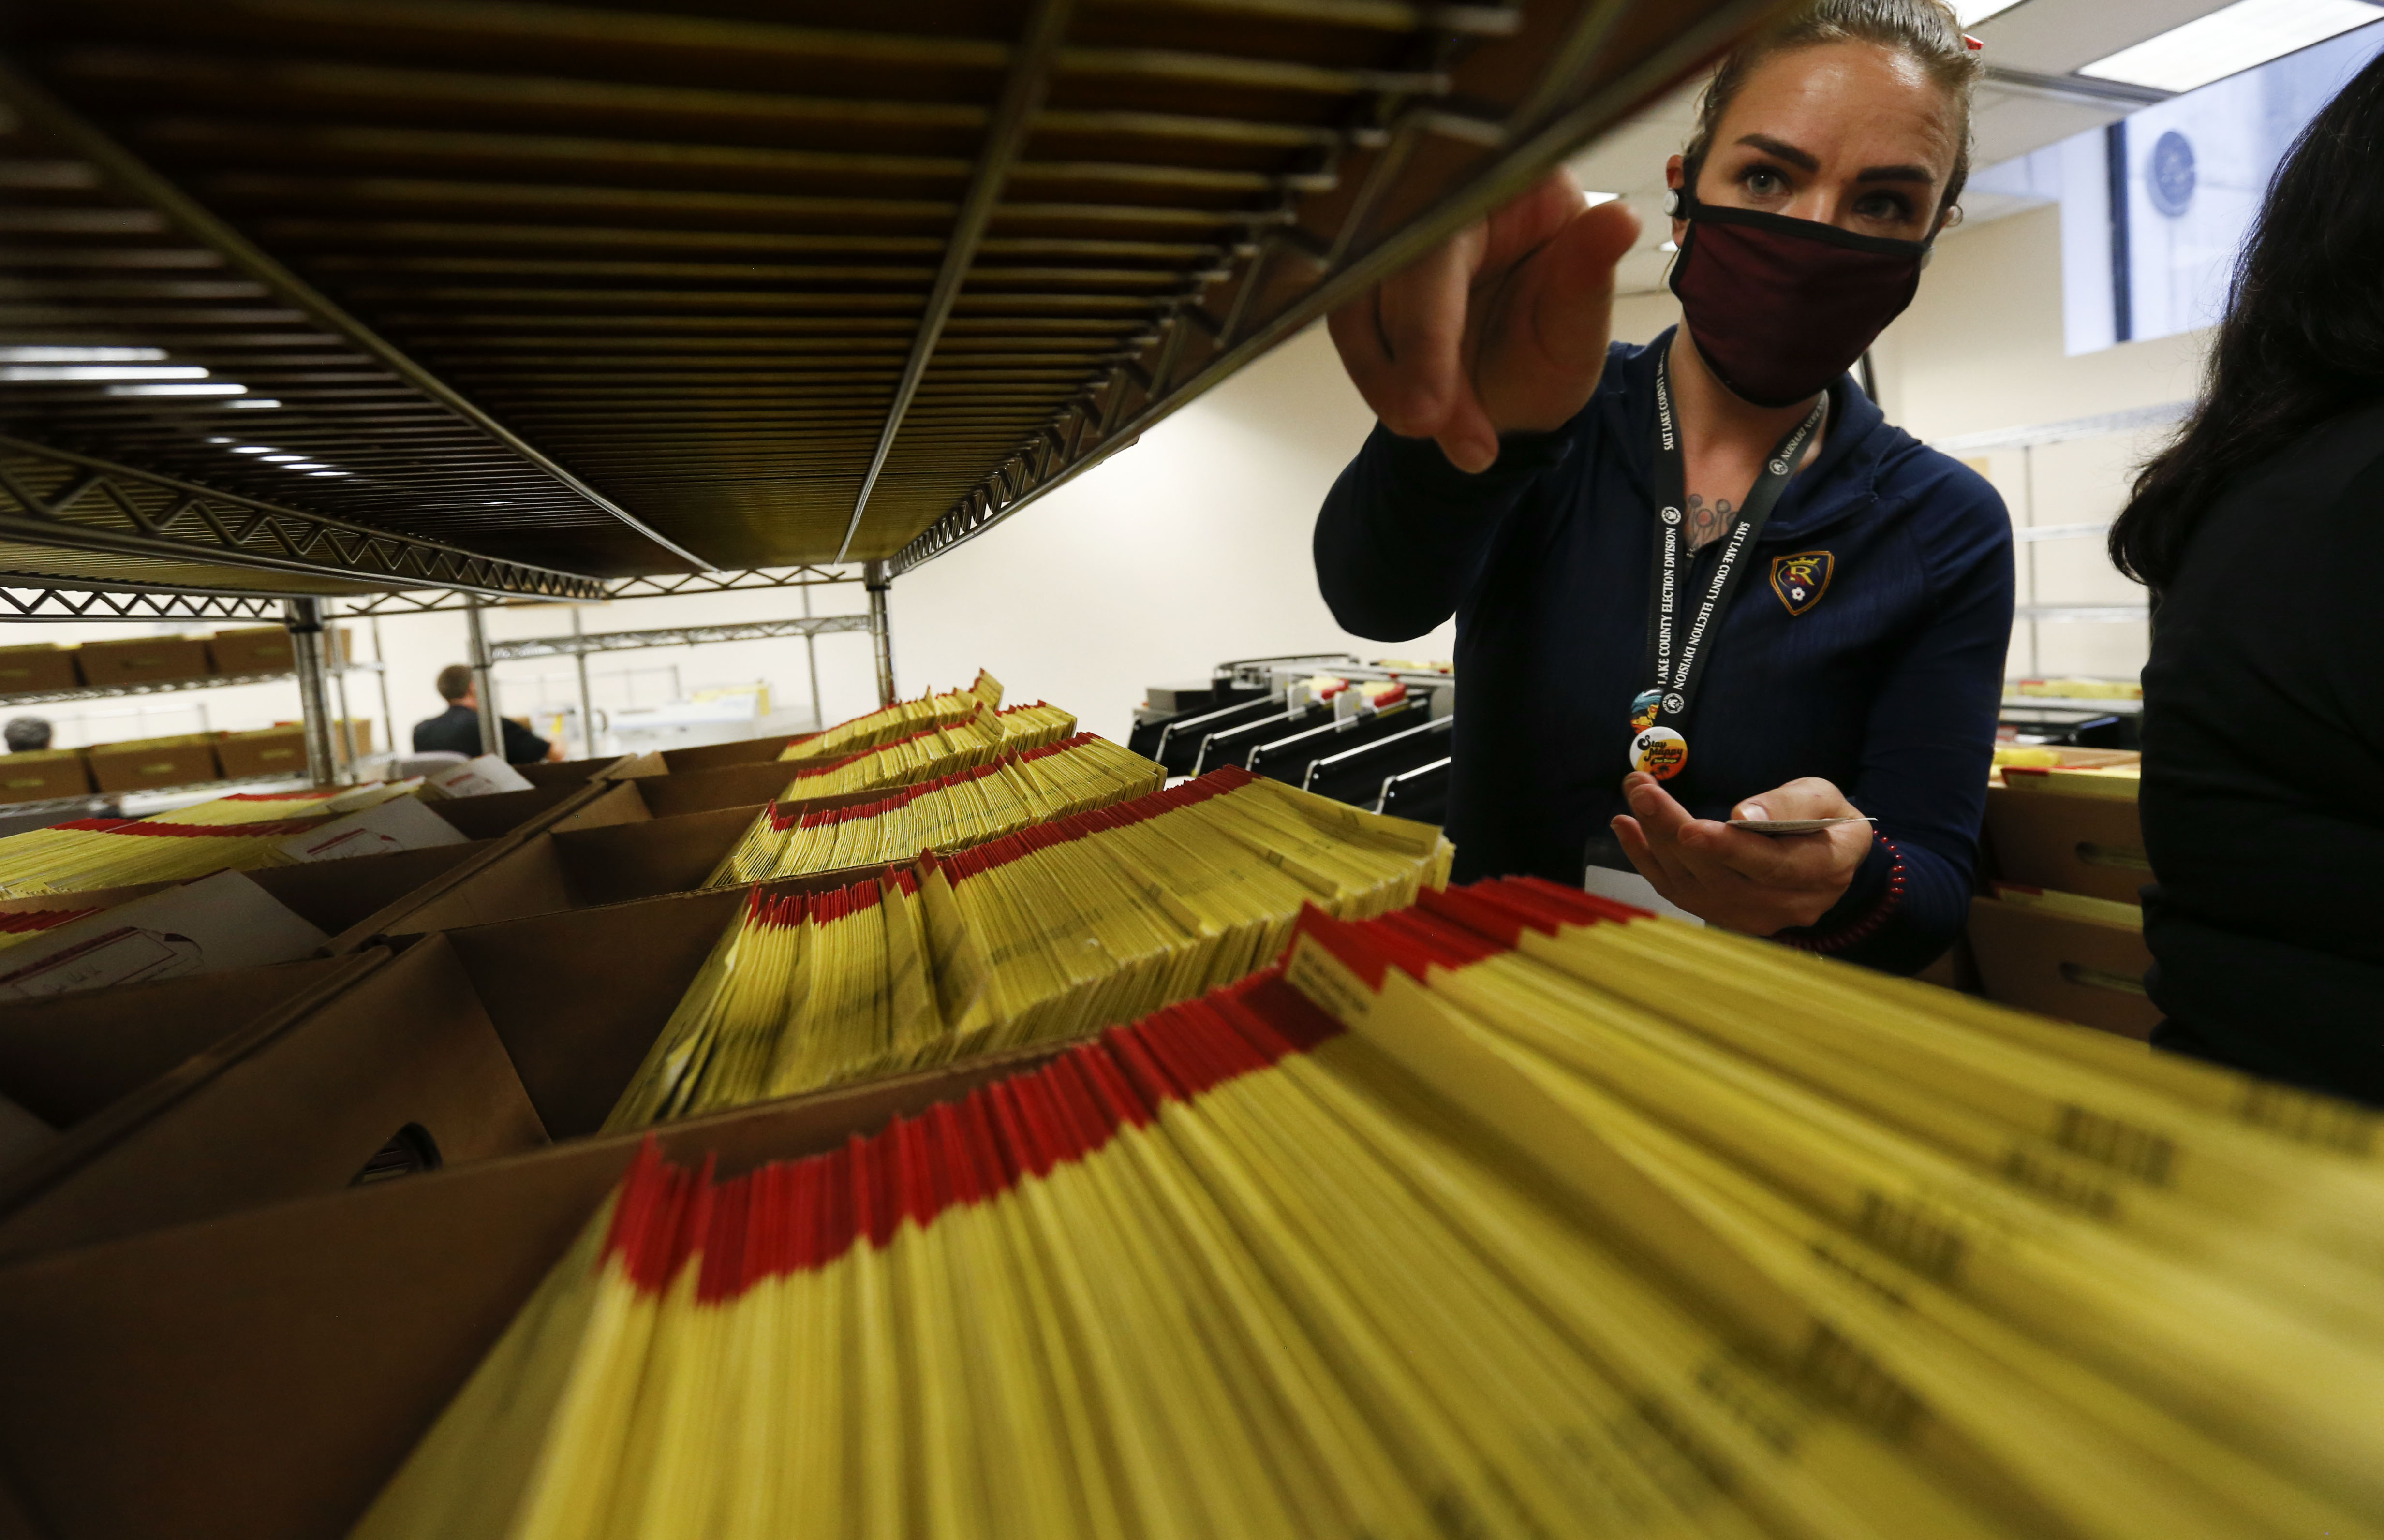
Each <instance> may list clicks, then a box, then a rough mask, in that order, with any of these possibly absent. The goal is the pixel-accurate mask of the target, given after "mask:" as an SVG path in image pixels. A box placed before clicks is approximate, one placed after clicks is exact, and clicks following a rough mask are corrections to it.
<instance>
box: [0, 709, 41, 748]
mask: <svg viewBox="0 0 2384 1540" xmlns="http://www.w3.org/2000/svg"><path fill="white" fill-rule="evenodd" d="M0 740H5V741H6V743H7V745H8V752H9V753H11V754H38V753H40V752H41V751H42V750H43V749H45V748H47V747H49V746H50V721H49V719H48V718H47V717H10V718H9V719H8V725H7V726H6V727H0Z"/></svg>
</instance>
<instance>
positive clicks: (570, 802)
mask: <svg viewBox="0 0 2384 1540" xmlns="http://www.w3.org/2000/svg"><path fill="white" fill-rule="evenodd" d="M608 786H609V782H556V783H553V784H551V785H544V786H532V787H531V788H530V789H529V790H528V791H526V792H497V793H494V794H492V795H488V796H466V797H452V798H449V799H447V800H445V801H441V802H432V803H428V804H426V806H427V807H429V808H430V810H431V811H432V812H435V813H437V814H438V815H439V816H440V817H441V818H442V819H446V820H447V821H448V822H449V823H451V824H453V825H454V826H455V830H456V832H458V833H460V834H462V835H464V836H465V838H466V839H467V840H470V841H472V842H473V843H472V844H471V845H469V846H468V847H467V846H454V845H451V846H444V847H440V848H444V849H448V850H453V851H456V852H458V854H457V855H455V856H453V857H452V858H451V859H450V860H448V861H447V862H444V863H441V864H439V865H438V866H436V867H435V868H434V867H430V866H428V865H427V864H426V867H425V869H424V871H423V874H422V881H419V882H417V883H416V884H415V885H414V886H413V887H411V888H408V889H405V890H404V891H403V892H391V893H386V896H385V898H384V900H383V902H382V903H380V904H379V905H376V906H373V907H372V908H370V909H365V910H362V911H358V910H357V909H356V908H355V907H354V906H350V907H349V908H348V909H347V910H346V911H344V918H345V923H344V924H342V925H341V926H340V927H339V928H338V929H336V930H333V931H332V936H331V942H330V946H329V950H330V951H332V952H335V953H336V952H354V951H356V950H359V949H360V948H362V947H364V946H365V945H366V944H368V943H369V942H370V941H371V939H372V938H373V937H376V936H379V935H381V934H383V933H385V932H388V931H390V930H391V929H393V928H395V927H397V926H398V924H399V922H400V921H401V920H402V919H403V918H404V917H405V916H406V915H408V914H410V913H412V912H413V910H414V909H415V908H416V907H417V906H420V905H423V904H427V903H429V902H430V901H432V900H433V899H435V898H437V897H438V896H439V895H440V894H441V893H445V892H446V891H447V890H448V889H449V888H451V887H453V885H454V884H456V883H458V882H461V881H464V880H465V879H466V877H468V876H469V875H470V874H471V873H472V872H474V871H476V870H478V869H479V868H480V866H481V865H482V864H484V863H486V862H488V861H490V860H494V859H495V858H497V857H498V856H501V855H502V854H503V852H504V851H505V850H507V849H509V848H510V847H511V846H512V845H513V844H515V843H517V842H519V841H521V840H525V839H528V838H530V837H531V836H533V835H535V834H537V833H539V832H540V831H542V830H544V829H546V828H547V827H549V826H550V825H551V824H553V822H554V821H555V820H556V819H562V818H566V817H568V816H569V815H570V814H571V813H572V812H573V811H575V810H576V809H577V808H578V807H581V806H583V805H584V804H586V803H587V802H589V801H590V800H591V799H593V798H595V797H598V796H601V795H603V794H604V792H605V791H606V790H607V789H608ZM406 854H412V853H406ZM372 858H373V859H377V860H380V859H388V858H389V857H386V856H376V857H372ZM349 864H351V863H348V862H345V861H327V862H324V863H323V867H324V869H326V870H331V871H336V870H337V869H339V868H341V867H343V866H347V865H349ZM330 881H333V882H336V881H337V880H336V879H335V878H334V879H331V880H330ZM326 929H330V928H329V927H326Z"/></svg>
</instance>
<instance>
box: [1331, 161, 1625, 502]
mask: <svg viewBox="0 0 2384 1540" xmlns="http://www.w3.org/2000/svg"><path fill="white" fill-rule="evenodd" d="M1638 235H1639V219H1638V216H1636V215H1634V214H1633V213H1632V212H1631V211H1630V210H1629V209H1627V208H1625V207H1624V206H1623V205H1622V204H1621V203H1620V202H1619V201H1617V202H1610V203H1599V204H1597V205H1596V206H1595V207H1592V206H1590V205H1589V204H1588V203H1587V201H1586V200H1585V199H1583V196H1582V191H1581V186H1580V184H1579V183H1577V182H1575V181H1574V180H1573V179H1572V177H1571V173H1569V172H1566V171H1562V170H1558V171H1553V172H1550V173H1549V174H1548V176H1547V177H1546V178H1545V179H1542V180H1541V181H1540V182H1539V183H1538V184H1537V185H1535V186H1534V187H1533V189H1532V190H1531V191H1528V192H1526V193H1524V194H1523V195H1522V196H1521V197H1520V198H1517V199H1516V200H1515V201H1514V202H1513V203H1509V204H1508V205H1507V206H1506V207H1504V208H1502V209H1500V210H1498V211H1497V212H1496V214H1493V215H1491V216H1490V217H1489V218H1487V219H1485V220H1484V221H1482V222H1481V223H1480V224H1478V225H1474V226H1471V227H1470V228H1467V229H1465V230H1463V231H1460V232H1459V234H1457V235H1454V236H1452V237H1450V238H1449V239H1448V240H1445V241H1443V242H1442V243H1441V244H1440V245H1438V246H1436V247H1434V249H1433V250H1432V251H1431V252H1429V253H1426V254H1425V255H1424V256H1422V258H1420V259H1418V260H1417V261H1416V262H1415V263H1414V264H1413V265H1409V266H1408V267H1406V268H1404V269H1402V270H1401V271H1400V272H1398V273H1397V274H1394V275H1393V276H1392V277H1388V278H1386V279H1384V281H1383V282H1381V283H1379V284H1377V285H1375V286H1374V287H1373V288H1372V289H1371V290H1367V291H1366V292H1365V293H1364V294H1363V295H1361V296H1360V297H1359V298H1358V299H1356V300H1353V301H1351V302H1349V303H1347V304H1346V305H1344V306H1342V307H1341V308H1340V309H1338V310H1336V311H1335V312H1334V313H1333V314H1332V317H1331V320H1330V323H1329V324H1330V326H1331V329H1332V333H1333V343H1334V346H1335V347H1336V348H1338V349H1339V350H1340V351H1341V363H1342V366H1343V367H1345V368H1347V370H1348V371H1349V378H1350V379H1351V380H1352V381H1353V382H1355V383H1356V385H1357V387H1358V390H1359V393H1360V395H1362V396H1364V397H1365V398H1366V404H1367V405H1368V406H1371V407H1372V408H1373V409H1374V415H1376V416H1377V417H1380V418H1381V419H1382V421H1383V425H1384V427H1387V428H1389V429H1390V430H1391V431H1392V432H1393V433H1396V434H1398V435H1400V436H1401V437H1408V438H1431V439H1434V440H1436V441H1437V442H1438V443H1439V445H1440V448H1441V452H1442V453H1444V454H1446V455H1447V456H1448V460H1449V463H1451V464H1453V465H1455V466H1456V467H1457V468H1458V469H1459V470H1460V471H1465V472H1468V473H1469V474H1480V473H1481V472H1483V471H1485V470H1488V469H1489V468H1490V465H1491V462H1494V461H1496V459H1497V458H1498V436H1499V435H1500V434H1502V433H1530V432H1538V433H1546V432H1548V431H1550V430H1551V429H1555V428H1559V427H1562V426H1563V425H1565V424H1566V423H1567V422H1569V421H1570V420H1571V418H1572V415H1573V414H1574V413H1577V412H1579V411H1580V410H1581V409H1582V407H1583V405H1585V404H1586V403H1587V402H1588V400H1589V397H1590V393H1591V392H1592V391H1594V390H1596V388H1597V382H1598V379H1599V378H1600V376H1603V374H1604V373H1605V370H1606V344H1607V339H1608V335H1609V334H1610V333H1611V331H1612V329H1613V311H1614V265H1615V264H1616V263H1618V262H1620V260H1621V259H1622V258H1623V256H1624V255H1625V254H1626V253H1629V251H1630V250H1631V246H1632V242H1633V241H1634V240H1637V239H1638Z"/></svg>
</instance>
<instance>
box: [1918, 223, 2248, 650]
mask: <svg viewBox="0 0 2384 1540" xmlns="http://www.w3.org/2000/svg"><path fill="white" fill-rule="evenodd" d="M2210 335H2211V334H2210V333H2209V332H2207V331H2196V332H2188V333H2183V334H2180V335H2178V336H2173V337H2164V338H2159V339H2154V340H2153V341H2149V342H2129V343H2125V344H2122V345H2120V346H2118V347H2116V348H2107V349H2105V350H2103V351H2098V352H2091V353H2080V354H2079V355H2077V356H2075V357H2072V356H2070V355H2069V354H2068V353H2067V351H2065V348H2064V343H2063V333H2062V265H2061V214H2060V211H2059V210H2058V209H2057V208H2043V209H2036V210H2031V211H2030V212H2027V213H2023V214H2016V215H2012V216H2008V217H2005V218H2001V219H1997V220H1994V221H1993V222H1992V223H1989V224H1985V225H1980V226H1979V227H1976V228H1971V229H1966V230H1963V229H1957V230H1956V231H1955V232H1953V233H1952V234H1951V235H1949V236H1948V237H1947V238H1946V239H1945V240H1943V241H1942V242H1941V243H1940V246H1939V250H1938V253H1937V256H1936V259H1935V260H1934V261H1933V262H1931V265H1930V267H1929V270H1928V272H1927V273H1926V274H1924V275H1923V276H1922V277H1921V280H1920V293H1919V297H1918V299H1916V300H1915V301H1914V302H1913V305H1912V308H1911V309H1910V310H1909V311H1907V312H1906V314H1904V316H1903V318H1902V319H1900V320H1898V321H1897V322H1896V323H1895V325H1894V326H1891V327H1889V328H1888V331H1887V335H1886V336H1884V337H1882V338H1881V339H1880V343H1879V347H1878V348H1877V350H1876V351H1875V353H1874V358H1875V360H1876V362H1877V364H1878V367H1879V376H1880V394H1881V397H1882V398H1883V400H1882V402H1881V404H1882V405H1883V406H1885V407H1886V409H1887V412H1888V415H1889V417H1890V418H1891V419H1892V420H1893V421H1894V422H1896V423H1899V424H1901V425H1903V426H1904V427H1906V429H1908V430H1909V431H1910V432H1912V433H1913V434H1915V435H1917V436H1918V437H1921V438H1925V439H1931V440H1934V439H1943V438H1950V437H1960V436H1962V435H1966V434H1974V433H1988V432H1994V431H1999V430H2004V429H2009V428H2017V427H2024V426H2028V425H2033V424H2040V423H2055V422H2065V421H2069V420H2072V419H2076V418H2080V417H2093V416H2100V415H2103V414H2105V413H2116V412H2122V411H2127V410H2129V409H2131V408H2136V407H2150V406H2159V405H2164V404H2167V403H2169V402H2173V401H2184V400H2192V398H2193V397H2194V396H2195V395H2196V394H2198V392H2199V390H2200V388H2201V373H2202V366H2203V357H2204V349H2205V348H2206V347H2207V346H2208V342H2209V338H2210ZM2169 431H2170V430H2168V429H2166V428H2158V429H2138V430H2135V431H2132V432H2129V433H2123V434H2114V435H2109V436H2105V437H2095V438H2086V439H2077V440H2072V441H2070V442H2067V443H2060V444H2049V445H2044V446H2041V447H2038V448H2034V449H2030V450H1996V451H1994V452H1993V453H1991V454H1984V455H1979V456H1976V457H1973V463H1974V464H1976V465H1977V466H1978V468H1979V469H1980V470H1982V471H1983V472H1985V474H1987V476H1988V478H1989V479H1990V480H1992V481H1993V482H1994V484H1995V487H1996V489H1997V490H1998V491H2000V492H2001V493H2002V494H2003V496H2004V501H2005V503H2006V504H2007V505H2009V507H2010V509H2011V511H2012V518H2013V521H2014V522H2015V523H2017V524H2085V523H2099V522H2104V521H2107V520H2109V519H2110V518H2111V517H2113V516H2114V515H2115V514H2117V512H2118V511H2119V510H2120V509H2121V508H2122V507H2123V506H2125V504H2126V502H2127V499H2128V488H2129V483H2130V482H2132V480H2133V479H2134V475H2135V471H2136V468H2137V467H2138V466H2139V465H2140V464H2141V463H2142V461H2143V460H2144V459H2145V457H2146V456H2148V455H2150V454H2151V453H2152V452H2153V451H2154V450H2156V449H2157V448H2158V447H2159V446H2160V444H2161V443H2162V442H2163V441H2164V440H2165V439H2166V437H2167V434H2168V432H2169ZM2018 559H2019V588H2018V602H2019V603H2021V604H2023V605H2026V604H2061V605H2134V604H2142V602H2143V600H2144V591H2143V590H2142V588H2140V587H2138V586H2137V585H2135V584H2133V583H2130V582H2129V581H2128V580H2127V579H2126V578H2124V577H2122V576H2120V575H2119V574H2118V573H2117V572H2116V571H2115V570H2114V569H2113V568H2112V566H2111V564H2110V561H2109V560H2108V559H2107V558H2106V557H2105V555H2104V552H2103V543H2102V541H2101V539H2100V538H2099V537H2094V538H2084V539H2065V540H2048V541H2030V542H2023V543H2022V544H2021V545H2020V546H2019V548H2018ZM2148 647H2149V637H2148V635H2147V632H2146V628H2145V626H2144V624H2143V623H2142V622H2107V621H2043V622H2035V623H2034V625H2033V634H2031V626H2030V623H2028V622H2023V623H2022V624H2021V625H2020V626H2019V627H2018V631H2017V633H2016V634H2015V635H2014V637H2013V648H2012V656H2011V661H2010V663H2009V665H2008V667H2007V671H2008V672H2009V673H2010V674H2011V675H2013V676H2015V677H2018V676H2025V675H2030V674H2036V675H2064V674H2080V675H2086V676H2090V677H2101V678H2116V679H2132V678H2134V677H2135V676H2136V674H2137V673H2138V672H2139V671H2141V670H2142V667H2143V662H2144V657H2145V653H2146V650H2147V648H2148Z"/></svg>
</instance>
